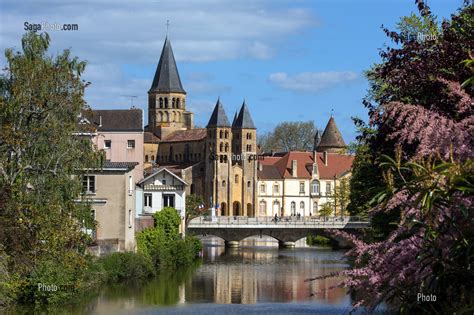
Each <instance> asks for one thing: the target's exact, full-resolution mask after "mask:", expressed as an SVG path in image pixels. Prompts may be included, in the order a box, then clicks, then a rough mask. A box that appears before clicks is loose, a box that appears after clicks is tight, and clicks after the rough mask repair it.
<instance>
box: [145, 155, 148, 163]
mask: <svg viewBox="0 0 474 315" xmlns="http://www.w3.org/2000/svg"><path fill="white" fill-rule="evenodd" d="M145 163H148V155H145Z"/></svg>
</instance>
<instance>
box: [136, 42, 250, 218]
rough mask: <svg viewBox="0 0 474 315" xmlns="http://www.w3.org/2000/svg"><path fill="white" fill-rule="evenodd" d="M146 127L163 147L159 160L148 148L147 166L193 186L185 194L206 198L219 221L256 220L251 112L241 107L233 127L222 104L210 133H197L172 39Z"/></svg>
mask: <svg viewBox="0 0 474 315" xmlns="http://www.w3.org/2000/svg"><path fill="white" fill-rule="evenodd" d="M148 122H149V124H148V126H146V127H145V131H146V132H145V135H146V137H147V138H148V139H149V138H150V136H149V135H148V133H151V134H152V135H153V136H155V137H156V138H159V143H158V145H157V150H156V154H153V151H150V149H151V150H154V149H155V147H152V146H151V145H147V144H145V146H146V147H147V149H145V150H144V159H145V161H146V160H147V157H148V161H149V163H150V164H152V163H153V162H156V164H157V166H156V167H166V168H167V169H169V170H170V171H172V172H173V173H175V174H176V175H178V176H180V177H181V178H182V179H183V180H185V181H186V182H188V183H189V186H187V187H186V192H187V193H188V194H189V193H190V194H198V195H201V196H203V197H204V200H205V202H206V204H207V205H208V206H209V207H214V208H216V211H217V215H250V216H254V215H255V209H254V205H255V203H256V174H257V169H256V161H255V159H254V157H255V156H256V152H257V143H256V128H255V125H254V123H253V121H252V118H251V116H250V111H249V109H248V107H247V105H246V104H245V103H244V104H242V106H241V109H240V112H239V113H238V114H237V113H236V115H235V117H234V120H233V122H232V124H231V123H230V122H229V119H228V117H227V114H226V113H225V110H224V107H223V105H222V103H221V102H220V100H218V101H217V103H216V106H215V108H214V111H213V113H212V115H211V117H210V119H209V123H208V124H207V125H206V128H194V125H193V114H192V113H191V112H189V111H187V110H186V92H185V91H184V89H183V86H182V84H181V79H180V77H179V73H178V69H177V66H176V62H175V59H174V56H173V51H172V48H171V43H170V41H169V40H168V39H166V40H165V43H164V45H163V50H162V53H161V56H160V61H159V63H158V66H157V69H156V73H155V76H154V79H153V82H152V86H151V88H150V90H149V91H148ZM146 142H147V141H145V143H146ZM153 156H155V157H156V161H152V159H151V158H152V157H153ZM150 164H147V166H151V165H150ZM147 172H149V173H152V172H154V170H153V168H147Z"/></svg>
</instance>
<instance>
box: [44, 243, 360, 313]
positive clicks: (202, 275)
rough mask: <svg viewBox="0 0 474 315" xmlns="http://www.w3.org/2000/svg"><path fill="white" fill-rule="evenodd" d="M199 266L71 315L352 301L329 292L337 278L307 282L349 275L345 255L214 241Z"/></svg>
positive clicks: (119, 291)
mask: <svg viewBox="0 0 474 315" xmlns="http://www.w3.org/2000/svg"><path fill="white" fill-rule="evenodd" d="M203 243H204V257H203V261H202V263H201V264H200V265H199V266H196V267H195V268H190V269H189V270H186V271H184V272H183V271H180V272H177V273H175V274H166V275H163V274H162V275H160V276H158V277H156V278H155V279H152V280H150V281H148V282H146V283H144V284H140V285H130V284H126V285H125V284H122V285H115V286H111V287H107V288H104V289H103V290H101V292H100V293H99V295H98V296H96V297H94V298H92V299H89V300H88V301H87V302H86V303H81V304H80V305H77V306H75V307H63V308H62V309H61V310H56V311H52V310H49V311H51V313H56V312H58V313H62V312H64V313H68V314H84V313H86V314H205V315H211V314H343V313H348V312H349V311H350V310H351V297H350V296H349V295H348V294H347V293H346V290H345V289H343V288H335V289H330V288H331V287H333V286H335V285H336V284H337V283H338V282H339V281H340V280H341V278H329V279H322V280H315V281H305V280H306V279H308V278H310V277H315V276H321V275H326V274H329V273H332V272H335V271H340V270H344V269H346V268H348V266H349V265H348V264H347V262H346V259H345V257H344V251H343V250H333V249H331V248H324V247H309V246H306V244H305V243H304V241H299V242H297V244H296V245H297V247H296V248H294V249H279V248H278V243H277V242H276V241H274V240H272V239H270V238H262V239H259V238H253V239H249V240H246V241H243V242H241V246H240V248H234V249H229V248H225V247H224V244H223V242H222V241H220V240H218V239H215V238H207V239H204V240H203Z"/></svg>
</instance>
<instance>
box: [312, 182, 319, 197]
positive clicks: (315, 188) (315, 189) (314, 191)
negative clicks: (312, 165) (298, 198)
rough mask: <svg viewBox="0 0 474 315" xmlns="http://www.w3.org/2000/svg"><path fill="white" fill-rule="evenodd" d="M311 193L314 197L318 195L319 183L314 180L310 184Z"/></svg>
mask: <svg viewBox="0 0 474 315" xmlns="http://www.w3.org/2000/svg"><path fill="white" fill-rule="evenodd" d="M311 193H312V194H314V195H319V181H317V180H314V181H313V182H312V183H311Z"/></svg>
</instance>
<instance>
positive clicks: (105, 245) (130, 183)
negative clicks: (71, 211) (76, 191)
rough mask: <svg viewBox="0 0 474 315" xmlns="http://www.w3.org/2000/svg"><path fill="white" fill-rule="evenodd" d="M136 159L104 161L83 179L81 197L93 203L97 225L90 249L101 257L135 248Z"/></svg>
mask: <svg viewBox="0 0 474 315" xmlns="http://www.w3.org/2000/svg"><path fill="white" fill-rule="evenodd" d="M137 164H138V163H136V162H110V161H106V162H105V164H104V166H103V168H102V169H97V170H91V171H89V172H88V174H87V175H85V176H83V178H82V185H83V196H84V198H85V199H86V200H87V201H88V202H90V203H91V204H92V208H93V215H94V219H95V220H96V222H97V228H96V230H95V231H94V232H93V233H92V235H93V237H94V239H95V244H94V245H93V246H92V247H90V250H91V251H92V252H93V253H94V254H96V255H98V256H100V255H105V254H108V253H111V252H117V251H133V250H135V246H136V244H135V178H134V169H135V167H136V166H137Z"/></svg>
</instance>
